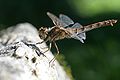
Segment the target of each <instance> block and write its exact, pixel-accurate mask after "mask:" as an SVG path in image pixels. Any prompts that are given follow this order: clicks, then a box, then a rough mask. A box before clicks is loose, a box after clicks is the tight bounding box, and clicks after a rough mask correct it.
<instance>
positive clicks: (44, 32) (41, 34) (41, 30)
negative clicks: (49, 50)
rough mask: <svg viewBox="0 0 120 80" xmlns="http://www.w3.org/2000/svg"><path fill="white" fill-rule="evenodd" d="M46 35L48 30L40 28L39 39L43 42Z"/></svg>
mask: <svg viewBox="0 0 120 80" xmlns="http://www.w3.org/2000/svg"><path fill="white" fill-rule="evenodd" d="M47 35H48V29H47V28H43V27H41V28H40V29H39V37H40V38H41V39H43V40H44V39H45V38H46V37H47Z"/></svg>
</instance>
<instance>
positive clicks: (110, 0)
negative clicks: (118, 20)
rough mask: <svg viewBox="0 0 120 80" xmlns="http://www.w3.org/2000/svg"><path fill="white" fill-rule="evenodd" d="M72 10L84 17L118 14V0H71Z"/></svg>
mask: <svg viewBox="0 0 120 80" xmlns="http://www.w3.org/2000/svg"><path fill="white" fill-rule="evenodd" d="M70 3H72V4H73V3H74V9H76V11H77V12H79V13H81V14H82V15H84V16H95V15H96V14H101V13H108V12H120V4H119V3H120V0H71V2H70Z"/></svg>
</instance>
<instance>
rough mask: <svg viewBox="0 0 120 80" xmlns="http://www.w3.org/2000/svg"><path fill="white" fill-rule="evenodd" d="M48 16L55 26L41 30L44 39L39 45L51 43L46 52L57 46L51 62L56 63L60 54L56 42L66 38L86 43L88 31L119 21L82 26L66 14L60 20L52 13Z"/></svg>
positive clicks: (112, 20)
mask: <svg viewBox="0 0 120 80" xmlns="http://www.w3.org/2000/svg"><path fill="white" fill-rule="evenodd" d="M47 15H48V16H49V18H50V19H51V20H52V22H53V23H54V26H53V27H51V28H47V27H41V28H40V29H39V37H40V38H41V39H43V41H42V42H38V43H37V44H41V43H43V42H48V41H49V43H50V44H49V47H48V49H47V50H46V51H45V52H47V51H49V50H50V49H51V46H52V44H53V45H54V46H55V48H56V50H57V54H56V56H55V57H54V58H53V59H52V60H51V61H50V62H52V61H54V60H55V59H56V57H57V56H58V54H59V53H60V52H59V49H58V47H57V44H56V42H55V41H57V40H61V39H64V38H73V39H76V40H79V41H80V42H82V43H84V40H85V39H86V34H85V33H86V32H87V31H90V30H92V29H95V28H100V27H104V26H113V24H115V23H116V22H117V20H114V19H111V20H105V21H101V22H97V23H93V24H90V25H87V26H82V25H81V24H80V23H74V21H73V20H72V19H71V18H69V17H68V16H67V15H64V14H60V15H59V18H58V17H57V16H55V15H54V14H52V13H50V12H47ZM45 52H44V53H45Z"/></svg>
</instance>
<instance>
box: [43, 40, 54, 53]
mask: <svg viewBox="0 0 120 80" xmlns="http://www.w3.org/2000/svg"><path fill="white" fill-rule="evenodd" d="M51 46H52V42H50V44H49V47H47V50H46V51H44V52H43V53H46V52H47V51H49V50H51Z"/></svg>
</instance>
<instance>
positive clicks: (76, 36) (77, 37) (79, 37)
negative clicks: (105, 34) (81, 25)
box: [72, 33, 86, 43]
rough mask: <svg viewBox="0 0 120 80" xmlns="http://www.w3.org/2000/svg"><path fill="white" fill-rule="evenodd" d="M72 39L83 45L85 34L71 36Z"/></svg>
mask: <svg viewBox="0 0 120 80" xmlns="http://www.w3.org/2000/svg"><path fill="white" fill-rule="evenodd" d="M72 38H74V39H77V40H80V41H81V42H82V43H84V40H85V39H86V34H85V33H79V34H73V35H72Z"/></svg>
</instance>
